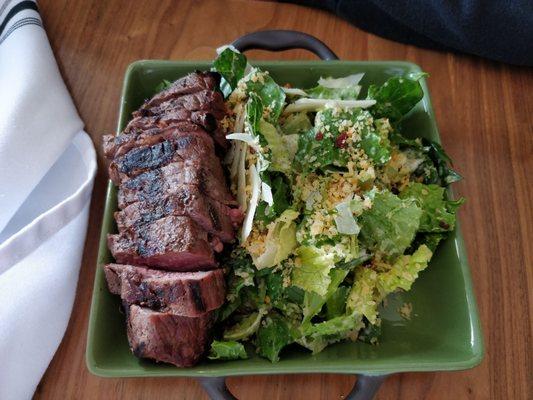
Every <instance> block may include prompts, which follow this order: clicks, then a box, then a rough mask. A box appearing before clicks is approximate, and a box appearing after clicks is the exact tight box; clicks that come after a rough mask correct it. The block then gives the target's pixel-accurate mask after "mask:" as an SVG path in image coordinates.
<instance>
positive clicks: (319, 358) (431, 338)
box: [87, 61, 483, 377]
mask: <svg viewBox="0 0 533 400" xmlns="http://www.w3.org/2000/svg"><path fill="white" fill-rule="evenodd" d="M254 65H256V66H258V67H260V68H262V69H265V70H268V71H270V73H271V75H272V76H273V77H274V79H275V80H276V81H277V82H281V83H286V82H288V83H291V84H292V85H293V86H295V87H303V88H306V87H311V86H313V85H314V84H315V82H316V81H317V79H318V78H319V77H320V76H333V77H339V76H345V75H348V74H353V73H356V72H364V73H365V77H364V79H363V81H362V85H363V87H366V86H368V84H369V83H378V84H379V83H383V82H384V81H385V80H386V79H387V78H389V77H390V76H393V75H398V74H405V73H408V72H417V71H420V68H419V67H418V66H417V65H415V64H411V63H407V62H399V61H391V62H351V61H326V62H325V61H314V62H313V61H311V62H308V61H305V62H300V61H298V62H254ZM210 67H211V64H210V63H208V62H178V61H138V62H135V63H133V64H131V65H130V66H129V68H128V70H127V71H126V76H125V81H124V88H123V92H122V103H121V107H120V118H119V123H118V130H119V131H120V130H122V129H123V128H124V126H125V125H126V123H127V121H128V119H129V118H130V114H131V112H132V111H133V110H135V109H136V108H138V107H139V106H140V105H141V103H142V102H143V100H144V99H147V98H149V97H151V96H152V95H153V94H154V88H155V87H156V86H157V85H158V84H159V83H160V82H161V81H162V80H163V79H168V80H175V79H177V78H179V77H181V76H183V75H185V74H187V73H189V72H191V71H194V70H197V69H199V70H206V69H209V68H210ZM422 86H423V88H424V91H425V96H424V99H423V100H422V101H421V102H420V103H419V104H418V105H417V106H416V108H415V109H414V110H413V111H412V112H411V113H410V115H409V116H408V117H407V118H406V120H405V124H404V131H405V132H410V133H413V134H420V135H423V136H424V137H426V138H429V139H432V140H436V141H439V134H438V131H437V126H436V123H435V117H434V115H433V110H432V107H431V102H430V99H429V94H428V90H427V86H426V83H425V81H423V80H422ZM116 208H117V200H116V189H115V187H114V186H113V185H112V184H111V183H110V184H109V187H108V191H107V202H106V207H105V215H104V221H103V226H102V236H101V240H100V252H99V255H98V265H97V271H96V278H95V283H94V292H93V298H92V307H91V315H90V320H89V334H88V340H87V366H88V368H89V370H90V371H91V372H92V373H93V374H96V375H100V376H107V377H129V376H191V377H206V376H232V375H249V374H285V373H313V372H314V373H340V374H368V375H378V374H389V373H394V372H402V371H436V370H458V369H466V368H470V367H473V366H475V365H477V364H478V363H479V362H480V361H481V359H482V357H483V343H482V337H481V331H480V325H479V319H478V315H477V311H476V304H475V299H474V295H473V291H472V283H471V280H470V272H469V268H468V265H467V258H466V254H465V249H464V244H463V239H462V237H461V233H460V229H459V226H457V228H456V230H455V232H453V233H452V234H451V235H450V237H449V238H448V239H447V240H446V241H445V242H444V243H442V244H441V246H440V247H439V249H438V250H437V252H436V254H435V256H434V257H433V260H432V261H431V264H430V266H429V268H428V269H427V270H425V271H424V272H422V274H421V276H420V278H419V279H418V280H417V281H416V283H415V284H414V286H413V288H412V290H411V291H409V292H407V293H401V294H397V295H394V296H393V297H389V300H388V302H387V306H386V307H385V308H384V310H383V312H382V316H383V324H382V331H383V333H382V337H381V343H380V345H378V346H372V345H368V344H365V343H360V342H356V343H352V342H349V343H339V344H335V345H332V346H330V347H328V348H327V349H325V350H324V351H323V352H321V353H320V354H317V355H312V354H310V352H308V351H306V350H304V349H301V348H298V347H296V346H295V347H294V348H289V349H287V351H285V352H284V353H283V357H282V360H281V361H280V362H278V363H275V364H272V363H270V362H269V361H267V360H265V359H262V358H259V357H257V356H255V355H254V356H252V357H251V358H250V359H248V360H240V361H230V362H214V361H205V362H203V363H201V364H199V365H198V366H196V367H194V368H184V369H180V368H176V367H173V366H171V365H165V364H156V363H154V362H150V361H146V360H140V359H138V358H136V357H135V356H133V354H132V353H131V352H130V350H129V348H128V342H127V339H126V327H125V323H124V315H123V314H121V312H120V311H119V305H120V299H119V297H118V296H114V295H112V294H110V293H109V291H108V290H107V287H106V283H105V278H104V273H103V270H102V266H103V265H104V264H106V263H108V262H112V261H113V259H112V257H111V254H110V253H109V251H108V249H107V245H106V235H107V233H110V232H115V230H116V227H115V224H114V220H113V212H114V211H115V210H116ZM404 302H410V303H411V304H412V306H413V313H412V318H411V320H410V321H405V320H403V319H402V318H401V317H400V316H399V315H398V312H397V309H398V307H400V306H401V305H402V304H403V303H404ZM250 353H251V352H250Z"/></svg>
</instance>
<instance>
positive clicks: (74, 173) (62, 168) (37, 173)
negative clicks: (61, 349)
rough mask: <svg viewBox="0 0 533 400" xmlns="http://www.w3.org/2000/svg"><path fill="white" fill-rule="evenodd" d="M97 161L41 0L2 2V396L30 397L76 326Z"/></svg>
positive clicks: (0, 267)
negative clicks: (55, 50)
mask: <svg viewBox="0 0 533 400" xmlns="http://www.w3.org/2000/svg"><path fill="white" fill-rule="evenodd" d="M95 171H96V155H95V151H94V147H93V144H92V142H91V140H90V138H89V136H88V135H87V133H85V132H84V131H83V122H82V121H81V120H80V118H79V116H78V114H77V112H76V108H75V107H74V104H73V102H72V99H71V98H70V95H69V93H68V91H67V88H66V86H65V84H64V82H63V80H62V78H61V75H60V73H59V70H58V68H57V64H56V62H55V59H54V56H53V53H52V50H51V48H50V44H49V43H48V39H47V37H46V33H45V31H44V29H43V25H42V22H41V18H40V16H39V13H38V9H37V4H36V3H35V2H34V1H20V0H0V399H2V400H11V399H29V398H31V396H32V395H33V393H34V391H35V388H36V386H37V384H38V383H39V381H40V379H41V377H42V375H43V374H44V372H45V370H46V368H47V367H48V364H49V363H50V360H51V359H52V357H53V355H54V353H55V351H56V350H57V347H58V346H59V343H60V342H61V339H62V337H63V334H64V333H65V329H66V327H67V325H68V321H69V317H70V313H71V311H72V304H73V302H74V295H75V292H76V284H77V280H78V272H79V266H80V262H81V256H82V252H83V245H84V242H85V234H86V230H87V218H88V212H89V203H90V198H91V192H92V186H93V179H94V175H95Z"/></svg>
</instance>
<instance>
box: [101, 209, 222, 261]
mask: <svg viewBox="0 0 533 400" xmlns="http://www.w3.org/2000/svg"><path fill="white" fill-rule="evenodd" d="M107 245H108V247H109V249H110V250H111V253H112V254H113V257H114V258H115V260H117V263H120V264H137V265H148V266H153V267H157V268H161V269H167V270H174V271H193V270H208V269H214V268H216V267H217V265H216V262H215V260H214V258H213V250H212V248H211V245H210V244H209V240H208V237H207V232H206V231H204V230H203V229H201V228H200V227H199V226H198V225H196V224H195V223H194V221H193V220H192V219H190V218H188V217H175V216H171V217H166V218H162V219H159V220H157V221H155V222H152V223H149V224H146V225H142V226H140V227H138V228H137V229H136V230H128V231H125V232H122V233H120V234H116V235H108V236H107Z"/></svg>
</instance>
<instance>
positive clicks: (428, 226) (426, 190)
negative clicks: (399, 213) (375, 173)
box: [399, 182, 464, 232]
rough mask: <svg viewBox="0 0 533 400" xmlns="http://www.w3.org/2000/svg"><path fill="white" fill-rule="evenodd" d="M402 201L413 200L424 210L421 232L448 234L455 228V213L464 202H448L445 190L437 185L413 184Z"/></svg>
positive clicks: (404, 192)
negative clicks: (447, 232)
mask: <svg viewBox="0 0 533 400" xmlns="http://www.w3.org/2000/svg"><path fill="white" fill-rule="evenodd" d="M399 196H400V198H401V199H409V198H411V199H413V200H415V202H416V204H417V205H418V207H420V208H421V209H422V216H421V217H420V226H419V228H418V230H419V231H421V232H446V231H451V230H453V228H454V227H455V211H456V209H457V207H458V206H459V205H460V204H462V203H463V202H464V200H463V199H460V200H458V201H447V200H445V198H444V188H443V187H441V186H437V185H433V184H431V185H424V184H422V183H418V182H411V183H410V184H409V185H408V186H407V187H406V188H405V189H404V190H402V192H401V193H400V195H399Z"/></svg>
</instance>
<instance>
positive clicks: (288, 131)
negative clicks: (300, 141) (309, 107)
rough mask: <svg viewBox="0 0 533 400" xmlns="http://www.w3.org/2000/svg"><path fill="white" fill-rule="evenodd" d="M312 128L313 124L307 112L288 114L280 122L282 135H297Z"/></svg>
mask: <svg viewBox="0 0 533 400" xmlns="http://www.w3.org/2000/svg"><path fill="white" fill-rule="evenodd" d="M312 128H313V125H312V124H311V121H310V120H309V117H308V116H307V113H304V112H300V113H294V114H290V115H288V116H287V118H285V120H284V121H283V122H282V123H281V131H282V132H283V134H284V135H299V134H302V133H304V132H307V131H308V130H309V129H312Z"/></svg>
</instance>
